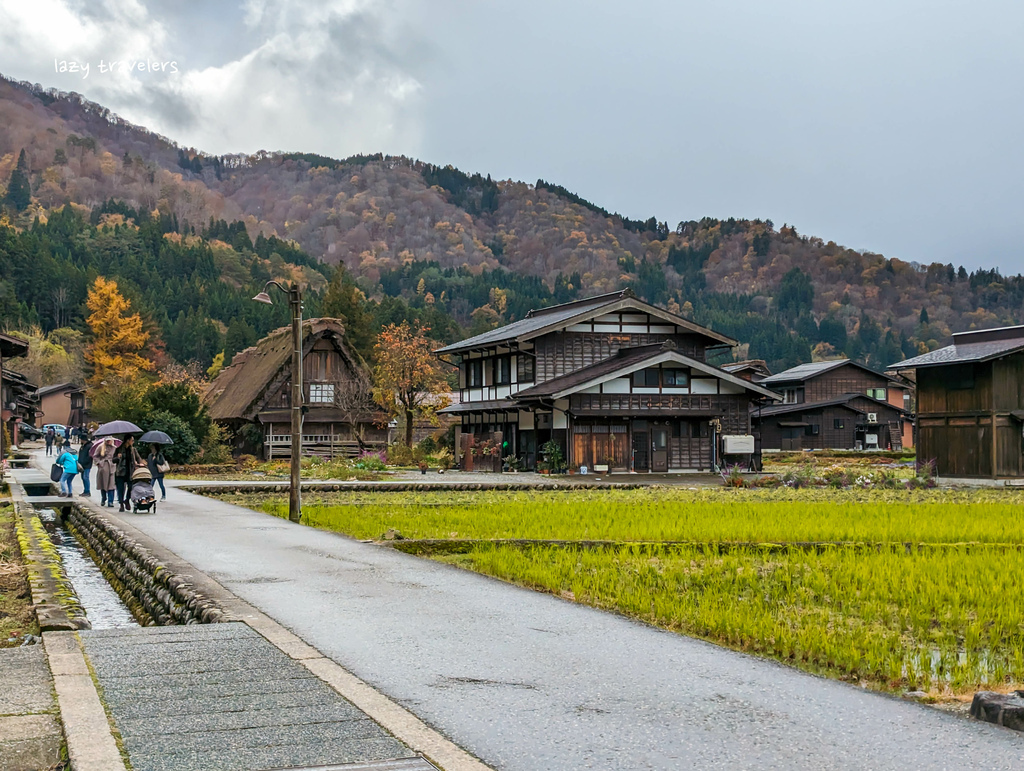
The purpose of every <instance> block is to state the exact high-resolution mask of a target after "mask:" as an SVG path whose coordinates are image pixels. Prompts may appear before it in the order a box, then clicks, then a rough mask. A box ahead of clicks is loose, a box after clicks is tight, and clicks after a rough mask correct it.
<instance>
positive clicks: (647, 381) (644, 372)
mask: <svg viewBox="0 0 1024 771" xmlns="http://www.w3.org/2000/svg"><path fill="white" fill-rule="evenodd" d="M659 372H660V370H658V369H655V368H653V367H648V368H647V369H638V370H637V371H636V372H634V373H633V385H634V386H637V387H641V388H657V387H658V384H659V382H660V381H659V379H658V373H659Z"/></svg>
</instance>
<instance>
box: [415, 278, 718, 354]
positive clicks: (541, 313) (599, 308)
mask: <svg viewBox="0 0 1024 771" xmlns="http://www.w3.org/2000/svg"><path fill="white" fill-rule="evenodd" d="M619 310H636V311H641V312H643V313H649V314H650V315H652V316H655V317H657V318H660V319H662V320H663V321H665V323H666V324H672V325H674V326H677V327H682V328H683V329H686V330H687V331H689V332H693V333H694V334H698V335H703V336H704V337H707V338H709V339H710V340H712V341H714V343H713V345H714V346H720V345H726V346H733V345H735V344H736V341H735V340H733V339H732V338H731V337H726V336H725V335H721V334H719V333H718V332H714V331H712V330H710V329H708V328H707V327H702V326H701V325H700V324H694V323H693V322H692V321H689V320H687V319H684V318H683V317H682V316H676V315H675V314H674V313H669V312H668V311H667V310H665V309H663V308H658V307H657V306H655V305H650V304H649V303H645V302H644V301H643V300H639V299H637V297H636V295H634V294H633V292H632V291H630V290H629V289H625V290H623V291H621V292H612V293H610V294H603V295H598V296H597V297H589V298H587V299H585V300H577V301H575V302H571V303H563V304H562V305H552V306H551V307H548V308H538V309H534V310H532V311H530V312H529V313H528V314H527V315H526V318H523V319H520V320H519V321H513V322H512V323H511V324H506V325H505V326H503V327H498V328H497V329H492V330H491V331H489V332H484V333H483V334H480V335H476V336H474V337H470V338H467V339H466V340H461V341H460V342H458V343H452V344H451V345H446V346H445V347H444V348H438V349H437V350H436V351H434V353H436V354H445V353H457V352H461V351H470V350H474V349H479V348H489V347H492V346H495V345H502V344H507V343H511V342H513V341H516V342H523V341H525V340H530V339H532V338H534V337H539V336H540V335H543V334H545V333H547V332H552V331H554V330H556V329H559V328H561V327H565V326H568V325H569V324H577V323H580V322H583V321H587V320H589V319H591V318H594V317H595V316H600V315H602V314H605V313H614V312H615V311H619Z"/></svg>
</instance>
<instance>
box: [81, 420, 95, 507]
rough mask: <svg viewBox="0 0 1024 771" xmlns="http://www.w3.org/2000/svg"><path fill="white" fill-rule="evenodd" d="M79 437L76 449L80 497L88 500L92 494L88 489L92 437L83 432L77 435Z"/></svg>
mask: <svg viewBox="0 0 1024 771" xmlns="http://www.w3.org/2000/svg"><path fill="white" fill-rule="evenodd" d="M78 435H79V436H80V437H81V441H82V444H81V445H79V447H78V465H79V466H81V467H82V497H83V498H88V497H89V496H90V495H91V494H92V490H91V489H90V484H91V480H90V479H89V476H90V475H91V474H92V454H91V452H92V446H93V441H92V437H90V436H89V435H88V433H86V432H85V431H84V430H81V431H80V432H79V434H78Z"/></svg>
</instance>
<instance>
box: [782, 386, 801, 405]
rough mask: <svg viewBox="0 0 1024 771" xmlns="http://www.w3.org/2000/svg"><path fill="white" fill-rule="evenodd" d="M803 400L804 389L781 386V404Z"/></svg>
mask: <svg viewBox="0 0 1024 771" xmlns="http://www.w3.org/2000/svg"><path fill="white" fill-rule="evenodd" d="M803 401H804V389H803V388H783V389H782V403H783V404H803Z"/></svg>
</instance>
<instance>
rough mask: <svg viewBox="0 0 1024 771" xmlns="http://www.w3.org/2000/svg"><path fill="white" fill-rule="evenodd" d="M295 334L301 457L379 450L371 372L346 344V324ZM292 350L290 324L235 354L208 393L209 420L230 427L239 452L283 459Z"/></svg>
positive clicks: (321, 322) (311, 323)
mask: <svg viewBox="0 0 1024 771" xmlns="http://www.w3.org/2000/svg"><path fill="white" fill-rule="evenodd" d="M302 332H303V336H302V337H303V339H302V365H303V370H302V377H303V397H304V405H303V406H304V408H305V409H304V416H303V430H302V434H303V451H304V453H305V454H319V455H329V456H332V457H333V456H335V455H342V454H354V453H357V452H359V451H360V450H362V449H365V448H367V447H377V446H381V445H383V444H384V443H385V440H386V431H385V428H383V427H382V425H381V423H382V418H381V415H380V414H379V412H378V410H377V408H376V407H375V406H374V404H373V400H372V397H371V386H370V375H369V372H368V370H367V367H366V364H365V363H364V362H363V361H362V359H361V358H360V357H359V356H357V355H356V354H354V353H352V352H351V351H349V349H348V347H347V346H346V345H345V341H344V338H345V327H344V326H343V325H342V324H341V322H340V321H338V320H337V319H310V320H307V321H306V322H304V323H303V325H302ZM291 353H292V347H291V327H282V328H280V329H276V330H274V331H273V332H271V333H270V334H269V335H267V336H266V337H265V338H263V339H262V340H260V341H259V342H258V343H257V344H256V345H254V346H252V347H251V348H246V349H245V350H244V351H241V352H239V353H238V354H236V355H235V357H234V359H232V361H231V364H230V366H228V367H225V368H224V369H223V370H222V371H221V373H220V374H219V375H218V376H217V377H216V378H215V379H214V381H213V382H212V383H211V384H210V386H209V388H207V390H206V393H205V394H204V397H203V398H204V401H205V403H206V405H207V408H208V409H209V411H210V416H211V417H212V418H213V419H214V420H216V421H218V422H220V423H223V424H225V425H227V426H229V427H230V428H231V429H233V430H234V432H235V436H236V439H237V442H236V445H237V448H238V449H239V450H241V451H246V452H252V453H254V454H256V453H257V452H260V451H261V453H262V454H263V455H264V457H266V458H271V457H276V456H287V455H289V454H290V452H291V423H290V421H291V415H290V409H291ZM383 422H386V420H385V421H383ZM250 426H251V427H252V428H249V427H250Z"/></svg>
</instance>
